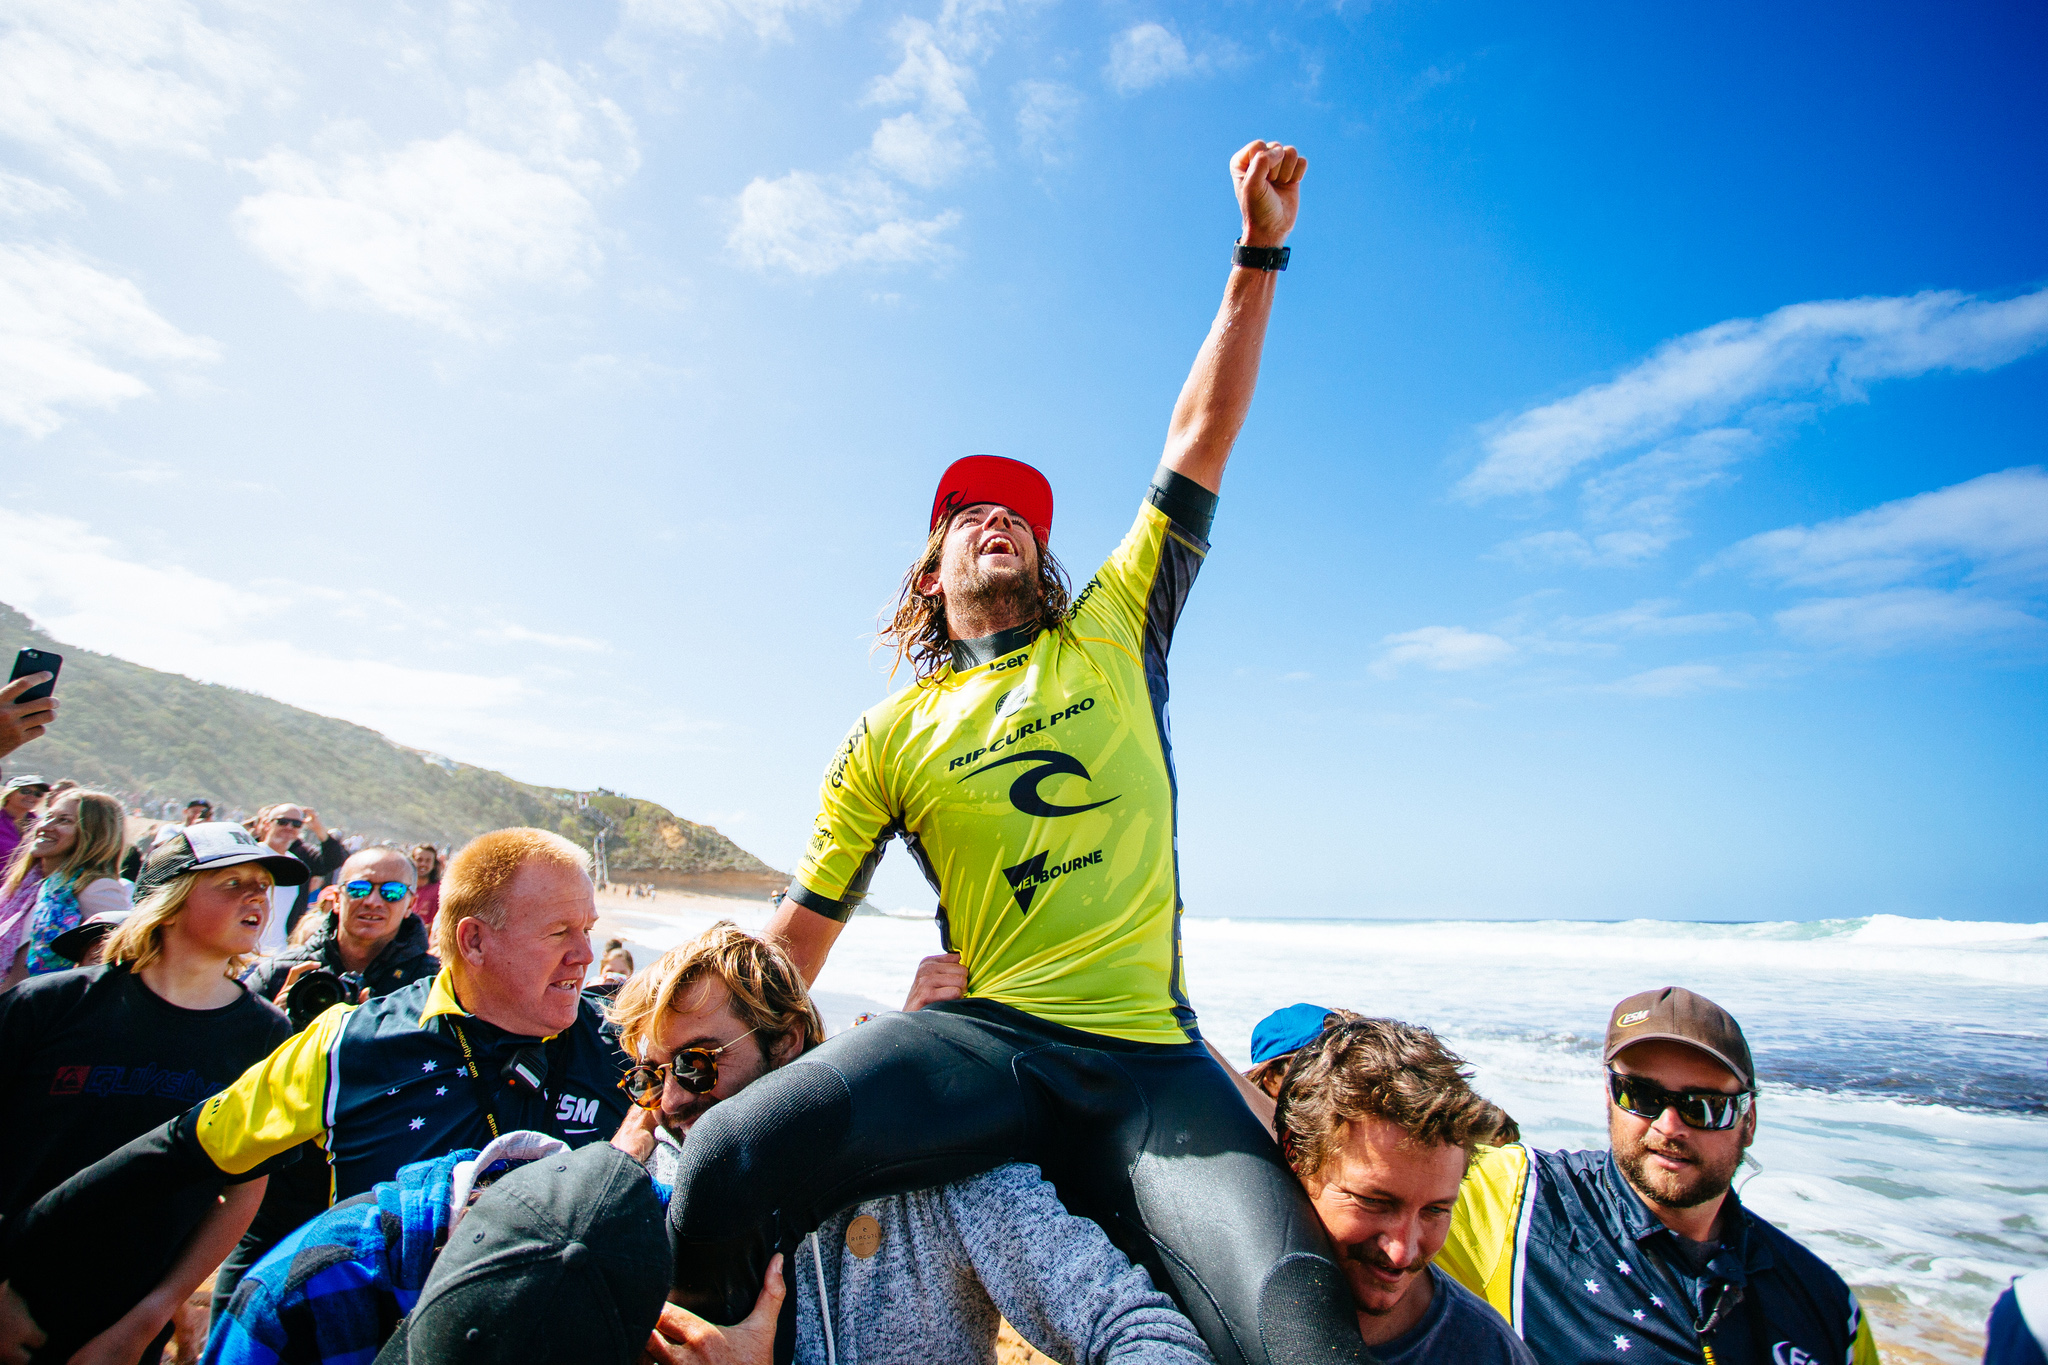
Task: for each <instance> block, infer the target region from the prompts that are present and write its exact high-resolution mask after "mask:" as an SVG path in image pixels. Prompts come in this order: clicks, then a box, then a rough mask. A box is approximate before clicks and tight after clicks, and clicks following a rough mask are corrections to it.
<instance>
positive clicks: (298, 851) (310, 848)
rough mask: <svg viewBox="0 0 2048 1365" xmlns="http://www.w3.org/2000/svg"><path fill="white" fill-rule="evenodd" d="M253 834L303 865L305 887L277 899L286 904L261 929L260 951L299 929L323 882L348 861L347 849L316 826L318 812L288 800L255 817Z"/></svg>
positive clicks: (327, 832) (274, 945)
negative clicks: (261, 942)
mask: <svg viewBox="0 0 2048 1365" xmlns="http://www.w3.org/2000/svg"><path fill="white" fill-rule="evenodd" d="M254 832H255V835H256V837H257V838H258V839H261V840H262V841H263V842H264V843H266V844H269V845H270V847H271V848H272V849H274V850H276V851H277V852H279V853H289V854H291V855H292V857H294V858H297V859H298V860H299V861H300V862H302V863H304V864H305V865H306V874H307V879H306V882H305V884H304V885H302V886H300V887H298V888H296V889H295V890H293V892H292V894H291V895H290V896H288V897H281V898H280V900H281V902H288V904H284V905H283V906H282V908H283V909H284V912H285V913H284V914H283V915H282V916H280V917H278V918H277V919H274V920H273V921H272V922H271V923H270V924H269V925H267V926H265V928H264V934H263V937H264V951H269V950H270V949H271V948H272V947H282V946H283V944H284V942H285V939H286V937H287V936H288V935H290V933H291V931H292V930H294V929H296V928H298V927H299V917H300V916H301V915H303V914H305V913H306V907H307V906H309V905H311V904H312V903H313V897H314V896H316V895H318V894H319V893H320V888H321V887H323V886H325V885H327V879H328V878H329V877H332V876H333V875H334V874H335V871H336V870H337V869H338V868H340V866H341V865H342V864H343V863H344V862H346V861H347V860H348V850H347V849H346V848H343V847H342V844H341V840H339V839H337V838H335V837H334V835H333V834H331V833H330V832H329V831H328V829H327V826H326V825H324V824H322V823H320V812H319V811H316V810H314V809H313V808H312V807H310V806H295V805H293V804H292V803H291V802H289V801H286V802H282V803H280V804H278V805H275V806H269V807H266V808H265V809H264V810H263V811H262V812H261V813H260V814H259V815H257V817H256V829H255V831H254Z"/></svg>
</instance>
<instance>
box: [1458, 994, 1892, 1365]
mask: <svg viewBox="0 0 2048 1365" xmlns="http://www.w3.org/2000/svg"><path fill="white" fill-rule="evenodd" d="M1602 1057H1603V1060H1604V1061H1605V1062H1606V1064H1607V1067H1608V1074H1607V1093H1608V1104H1607V1120H1608V1137H1609V1139H1610V1147H1609V1150H1607V1151H1604V1152H1597V1151H1596V1152H1537V1151H1532V1150H1531V1149H1529V1148H1527V1147H1524V1146H1522V1145H1520V1144H1518V1143H1517V1144H1511V1145H1508V1146H1504V1147H1498V1148H1494V1149H1492V1150H1490V1151H1484V1152H1482V1153H1481V1154H1480V1155H1479V1156H1478V1157H1477V1158H1475V1159H1474V1161H1473V1162H1472V1167H1471V1171H1470V1174H1469V1175H1468V1176H1467V1177H1466V1181H1465V1185H1464V1187H1463V1189H1461V1190H1460V1192H1459V1194H1458V1203H1457V1207H1456V1208H1455V1209H1454V1210H1453V1213H1452V1219H1451V1234H1450V1238H1449V1240H1448V1241H1446V1242H1445V1244H1444V1249H1443V1251H1442V1252H1441V1253H1440V1254H1439V1255H1438V1257H1437V1264H1438V1265H1439V1266H1441V1267H1442V1268H1443V1269H1444V1270H1445V1271H1447V1272H1448V1273H1449V1274H1450V1275H1451V1276H1452V1277H1453V1278H1454V1279H1456V1280H1457V1281H1458V1282H1459V1283H1461V1284H1463V1285H1464V1286H1465V1287H1466V1288H1467V1289H1470V1290H1471V1291H1472V1292H1473V1293H1475V1294H1478V1295H1481V1296H1482V1297H1484V1298H1485V1299H1486V1300H1487V1301H1488V1302H1489V1303H1491V1304H1492V1305H1493V1306H1494V1307H1495V1308H1496V1309H1498V1310H1499V1311H1500V1313H1501V1315H1502V1316H1503V1317H1505V1318H1507V1319H1508V1321H1509V1322H1510V1323H1512V1324H1513V1325H1514V1328H1515V1330H1516V1331H1517V1332H1519V1333H1520V1334H1521V1337H1522V1339H1523V1341H1525V1342H1526V1343H1528V1346H1529V1350H1530V1352H1531V1353H1532V1354H1533V1355H1534V1356H1535V1357H1536V1359H1537V1361H1538V1362H1540V1365H1580V1362H1592V1361H1618V1360H1626V1361H1628V1362H1630V1365H1639V1362H1642V1361H1645V1360H1651V1361H1683V1362H1685V1365H1698V1362H1699V1361H1700V1360H1701V1358H1702V1357H1704V1358H1705V1360H1706V1362H1707V1365H1722V1363H1723V1362H1726V1365H1748V1362H1751V1361H1763V1360H1773V1361H1776V1362H1777V1365H1805V1362H1807V1361H1812V1362H1815V1365H1823V1362H1824V1363H1825V1365H1836V1363H1837V1362H1849V1365H1877V1347H1876V1344H1875V1343H1874V1342H1873V1341H1872V1340H1871V1335H1870V1324H1869V1323H1868V1322H1867V1321H1866V1320H1865V1319H1864V1317H1863V1313H1862V1309H1861V1307H1860V1305H1858V1304H1857V1302H1856V1296H1855V1295H1854V1294H1852V1293H1851V1292H1850V1291H1849V1286H1848V1285H1846V1284H1844V1283H1843V1282H1842V1277H1841V1276H1839V1275H1837V1274H1836V1273H1835V1272H1834V1271H1833V1270H1831V1269H1829V1268H1828V1266H1827V1265H1826V1264H1825V1263H1824V1262H1823V1261H1822V1260H1821V1259H1820V1258H1819V1257H1818V1256H1815V1255H1814V1254H1813V1253H1812V1252H1810V1251H1808V1250H1807V1249H1806V1248H1805V1247H1803V1246H1801V1245H1799V1243H1797V1242H1795V1241H1793V1240H1792V1238H1791V1237H1789V1236H1787V1235H1786V1234H1785V1233H1783V1232H1780V1231H1779V1230H1778V1229H1777V1228H1775V1227H1773V1226H1771V1225H1770V1224H1769V1223H1767V1222H1765V1221H1764V1220H1763V1219H1761V1218H1759V1217H1757V1216H1756V1215H1755V1214H1753V1213H1751V1212H1750V1211H1749V1210H1748V1209H1746V1208H1744V1207H1743V1206H1742V1201H1741V1200H1739V1199H1737V1198H1736V1196H1735V1191H1734V1190H1733V1189H1732V1188H1731V1182H1732V1181H1733V1179H1734V1176H1735V1168H1736V1166H1737V1165H1738V1164H1739V1163H1740V1162H1741V1160H1742V1153H1743V1150H1744V1149H1745V1148H1747V1147H1748V1146H1749V1145H1750V1143H1751V1142H1753V1141H1754V1140H1755V1138H1756V1124H1757V1110H1756V1093H1757V1091H1756V1068H1755V1065H1754V1063H1753V1062H1752V1061H1751V1060H1750V1055H1749V1044H1748V1042H1747V1041H1746V1040H1745V1039H1744V1038H1743V1036H1742V1029H1741V1027H1740V1026H1739V1025H1738V1024H1737V1023H1736V1022H1735V1020H1734V1018H1733V1017H1732V1016H1731V1015H1730V1014H1729V1013H1728V1012H1727V1011H1726V1010H1724V1009H1722V1008H1721V1007H1720V1006H1719V1005H1716V1004H1715V1003H1714V1002H1713V1001H1711V1000H1708V999H1706V998H1705V997H1704V996H1700V995H1695V994H1693V993H1692V992H1691V991H1688V990H1685V989H1683V988H1681V987H1678V986H1665V987H1663V988H1662V989H1660V990H1654V991H1644V992H1642V993H1641V994H1638V995H1632V996H1630V997H1629V998H1628V999H1626V1000H1624V1001H1622V1002H1621V1003H1620V1004H1618V1005H1616V1006H1615V1007H1614V1009H1613V1011H1612V1012H1611V1013H1610V1014H1609V1015H1608V1025H1607V1042H1606V1047H1605V1048H1604V1049H1603V1053H1602Z"/></svg>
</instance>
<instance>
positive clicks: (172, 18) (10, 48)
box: [0, 0, 283, 190]
mask: <svg viewBox="0 0 2048 1365" xmlns="http://www.w3.org/2000/svg"><path fill="white" fill-rule="evenodd" d="M0 24H4V28H0V131H4V132H5V134H6V135H7V136H9V137H11V138H13V139H15V140H16V141H18V142H22V143H25V144H27V145H29V146H30V147H33V148H35V149H36V150H38V151H40V152H42V153H44V154H46V155H47V156H49V157H50V158H51V159H52V160H53V161H55V162H56V163H57V164H59V165H61V166H63V167H65V168H66V169H67V170H69V171H70V172H71V173H73V174H75V175H78V176H81V177H83V178H84V179H86V180H89V181H91V182H92V183H94V184H96V185H98V186H100V187H101V188H103V189H107V190H112V189H115V188H116V187H117V181H116V178H115V175H114V171H113V169H112V168H111V167H110V166H109V165H108V164H107V162H106V160H105V159H104V155H103V154H104V153H107V152H153V153H172V154H176V155H182V156H193V157H203V156H206V155H208V144H209V143H210V142H211V140H212V139H213V138H214V137H215V136H216V135H217V134H218V133H219V132H220V130H221V128H222V126H223V125H224V124H225V123H226V121H227V118H228V116H229V115H230V114H231V113H232V112H234V110H235V109H236V107H237V106H238V105H239V103H240V101H241V99H242V97H243V96H244V95H245V94H247V93H249V92H250V91H252V90H268V91H276V90H279V89H280V88H281V87H282V84H283V82H282V78H281V74H280V71H279V68H278V66H277V64H276V62H275V60H274V59H273V58H272V57H271V55H270V54H269V53H268V52H267V51H266V50H265V49H264V48H263V46H262V45H261V44H260V43H258V42H256V41H255V40H254V39H252V38H250V37H248V36H247V35H245V34H239V33H234V32H230V31H227V30H224V29H220V28H215V27H212V26H209V25H208V24H207V23H206V22H205V20H204V19H203V18H202V17H201V15H200V13H199V10H198V9H197V8H196V7H195V6H193V5H191V4H189V3H186V2H185V0H94V3H79V0H11V3H9V4H8V5H7V7H6V10H5V19H4V20H0Z"/></svg>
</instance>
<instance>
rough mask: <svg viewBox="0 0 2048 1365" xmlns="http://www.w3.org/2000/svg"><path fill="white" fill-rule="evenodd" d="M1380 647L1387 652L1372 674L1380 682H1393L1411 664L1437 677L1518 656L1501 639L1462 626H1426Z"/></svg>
mask: <svg viewBox="0 0 2048 1365" xmlns="http://www.w3.org/2000/svg"><path fill="white" fill-rule="evenodd" d="M1380 643H1381V644H1383V645H1385V646H1387V648H1386V650H1385V651H1384V652H1382V653H1381V655H1380V657H1379V658H1378V659H1377V660H1375V661H1374V663H1373V665H1372V672H1373V674H1374V676H1376V677H1381V678H1390V677H1392V676H1393V675H1394V674H1396V673H1398V672H1399V671H1400V670H1401V669H1402V668H1403V667H1405V666H1407V665H1411V664H1412V665H1414V666H1416V667H1418V668H1427V669H1433V670H1434V671H1436V672H1438V673H1460V672H1463V671H1465V670H1466V669H1471V668H1484V667H1485V666H1487V665H1488V664H1497V663H1499V662H1501V661H1502V660H1503V659H1506V658H1508V657H1510V656H1511V655H1513V654H1514V652H1515V647H1514V646H1513V645H1511V644H1509V643H1508V642H1507V641H1506V640H1503V639H1501V637H1500V636H1498V635H1488V634H1486V633H1484V632H1482V631H1476V630H1467V629H1465V627H1463V626H1424V627H1422V628H1421V629H1420V630H1408V631H1403V632H1401V633H1400V634H1398V635H1389V636H1387V637H1386V638H1385V639H1384V640H1382V641H1381V642H1380Z"/></svg>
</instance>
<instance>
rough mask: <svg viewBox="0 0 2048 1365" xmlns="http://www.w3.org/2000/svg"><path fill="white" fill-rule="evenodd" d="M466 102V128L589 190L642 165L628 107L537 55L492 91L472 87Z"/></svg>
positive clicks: (613, 181) (615, 180) (626, 176)
mask: <svg viewBox="0 0 2048 1365" xmlns="http://www.w3.org/2000/svg"><path fill="white" fill-rule="evenodd" d="M467 103H468V106H469V131H470V132H472V133H474V134H476V135H477V137H479V138H481V139H482V140H483V141H485V142H487V143H490V144H492V145H494V146H499V147H507V148H510V149H511V150H512V151H513V152H514V153H515V154H517V155H518V156H519V157H520V158H521V159H522V160H523V161H525V162H526V163H527V164H528V165H530V166H533V167H535V168H536V169H538V170H544V171H553V172H554V173H556V174H558V175H561V176H563V177H564V178H566V179H568V180H569V181H571V182H572V183H574V184H576V185H580V186H582V187H584V188H586V189H595V188H601V187H606V186H611V185H616V184H619V183H622V182H623V181H625V180H627V179H629V178H630V177H631V176H632V174H633V173H634V172H635V171H637V170H639V169H640V148H639V146H638V145H637V142H636V140H635V134H634V129H633V121H632V120H631V119H630V118H628V117H627V116H626V113H625V111H624V110H623V109H621V108H619V106H618V105H616V104H614V103H612V101H611V100H609V99H606V98H605V97H603V96H602V95H594V94H592V93H591V92H590V91H588V90H586V89H584V87H583V86H582V84H581V83H579V82H578V81H577V80H576V78H575V77H573V76H571V75H570V74H569V73H568V72H566V71H564V70H563V69H562V68H561V67H559V66H556V65H555V64H554V63H553V62H534V63H532V64H531V65H529V66H526V67H524V68H522V69H521V70H520V71H518V72H517V73H515V74H514V75H513V77H512V79H511V80H509V81H507V82H506V83H505V84H504V85H502V86H500V87H499V88H498V89H496V90H471V91H470V92H469V93H468V96H467Z"/></svg>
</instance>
